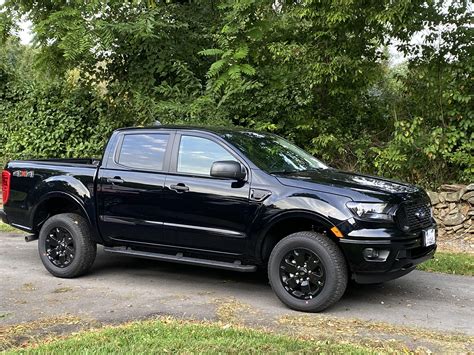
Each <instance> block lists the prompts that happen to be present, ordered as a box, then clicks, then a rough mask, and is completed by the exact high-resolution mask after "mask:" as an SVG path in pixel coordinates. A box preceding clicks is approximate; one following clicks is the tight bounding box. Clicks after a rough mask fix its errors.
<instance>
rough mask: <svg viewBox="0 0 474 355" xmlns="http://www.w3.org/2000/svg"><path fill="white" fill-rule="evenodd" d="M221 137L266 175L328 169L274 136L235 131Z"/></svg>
mask: <svg viewBox="0 0 474 355" xmlns="http://www.w3.org/2000/svg"><path fill="white" fill-rule="evenodd" d="M222 137H223V138H225V139H226V140H227V141H229V142H230V143H231V144H233V145H234V146H235V147H236V148H238V149H239V150H240V151H241V152H242V153H244V154H245V155H246V156H247V157H248V158H249V159H250V160H251V161H252V162H253V163H254V164H255V165H257V166H258V167H259V168H260V169H262V170H265V171H266V172H268V173H291V172H297V171H307V170H317V169H327V168H328V167H327V166H326V165H325V164H324V163H322V162H320V161H319V160H318V159H316V158H315V157H313V156H312V155H311V154H309V153H306V152H305V151H304V150H303V149H301V148H298V147H297V146H295V145H294V144H292V143H290V142H288V141H287V140H285V139H283V138H281V137H278V136H276V135H274V134H267V133H257V132H246V131H235V132H228V133H225V134H223V135H222Z"/></svg>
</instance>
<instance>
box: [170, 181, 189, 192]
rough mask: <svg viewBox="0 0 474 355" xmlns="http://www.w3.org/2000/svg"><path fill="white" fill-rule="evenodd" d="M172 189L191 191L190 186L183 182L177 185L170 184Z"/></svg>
mask: <svg viewBox="0 0 474 355" xmlns="http://www.w3.org/2000/svg"><path fill="white" fill-rule="evenodd" d="M170 189H171V190H174V191H176V192H188V191H189V187H188V186H186V185H185V184H183V183H179V184H176V185H170Z"/></svg>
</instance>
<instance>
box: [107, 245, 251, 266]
mask: <svg viewBox="0 0 474 355" xmlns="http://www.w3.org/2000/svg"><path fill="white" fill-rule="evenodd" d="M104 251H105V252H108V253H114V254H120V255H128V256H135V257H137V258H145V259H152V260H160V261H169V262H172V263H180V264H187V265H198V266H204V267H212V268H216V269H224V270H234V271H240V272H253V271H256V270H257V267H256V266H255V265H242V264H241V262H240V261H239V260H236V261H234V262H233V263H231V262H225V261H216V260H208V259H198V258H191V257H188V256H183V254H182V253H178V254H176V255H169V254H161V253H151V252H147V251H139V250H133V249H128V248H126V247H104Z"/></svg>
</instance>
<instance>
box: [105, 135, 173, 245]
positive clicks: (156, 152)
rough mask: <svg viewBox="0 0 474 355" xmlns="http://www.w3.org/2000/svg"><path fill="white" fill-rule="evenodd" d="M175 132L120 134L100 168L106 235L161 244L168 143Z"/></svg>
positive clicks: (163, 239) (162, 240) (162, 239)
mask: <svg viewBox="0 0 474 355" xmlns="http://www.w3.org/2000/svg"><path fill="white" fill-rule="evenodd" d="M172 136H173V133H170V132H159V133H157V132H156V131H154V132H153V131H150V132H147V131H140V130H137V131H132V132H129V133H126V134H123V135H121V136H120V137H119V138H118V145H117V150H116V152H114V154H113V155H114V156H113V158H111V159H109V160H108V162H107V165H106V166H105V167H101V168H100V169H99V176H98V186H97V205H98V214H99V229H100V232H101V234H102V236H104V238H106V239H111V240H124V241H133V242H139V243H146V244H148V243H150V244H160V243H163V242H165V243H166V238H165V236H164V234H163V210H164V205H163V203H164V201H163V196H162V195H163V190H164V186H165V178H166V173H165V170H166V169H167V165H168V163H169V158H168V157H169V154H167V149H168V146H170V147H171V141H172V139H171V137H172Z"/></svg>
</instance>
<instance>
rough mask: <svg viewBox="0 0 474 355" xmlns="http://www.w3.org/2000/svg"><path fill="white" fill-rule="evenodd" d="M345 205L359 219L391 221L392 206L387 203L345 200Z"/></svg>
mask: <svg viewBox="0 0 474 355" xmlns="http://www.w3.org/2000/svg"><path fill="white" fill-rule="evenodd" d="M346 206H347V208H349V209H350V210H351V212H352V213H353V214H354V215H356V216H357V217H359V218H360V219H365V220H376V221H389V222H392V221H393V212H394V206H393V205H389V204H387V203H368V202H347V203H346Z"/></svg>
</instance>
